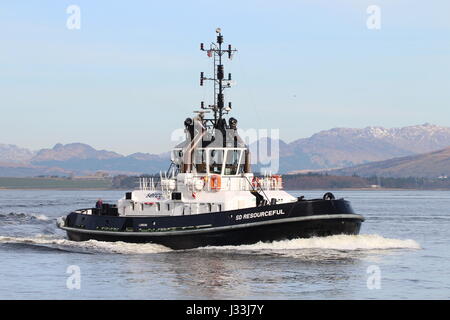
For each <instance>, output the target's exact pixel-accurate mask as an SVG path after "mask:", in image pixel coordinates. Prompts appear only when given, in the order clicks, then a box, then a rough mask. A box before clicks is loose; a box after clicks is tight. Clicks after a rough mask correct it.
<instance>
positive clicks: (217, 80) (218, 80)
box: [200, 28, 237, 128]
mask: <svg viewBox="0 0 450 320" xmlns="http://www.w3.org/2000/svg"><path fill="white" fill-rule="evenodd" d="M216 33H217V39H216V42H212V43H211V44H210V46H209V49H205V45H204V44H203V43H201V44H200V50H202V51H206V53H207V55H208V57H210V58H211V57H212V58H213V63H214V73H213V77H205V74H204V72H200V85H201V86H203V84H204V81H205V80H209V81H213V83H214V103H213V104H212V105H207V106H205V103H204V102H203V101H202V102H201V109H211V110H212V111H213V114H214V119H205V120H206V121H210V122H211V123H212V125H213V127H215V128H217V127H219V125H220V124H221V123H222V122H223V115H224V114H228V112H230V110H231V102H228V106H226V107H225V98H224V90H225V89H226V88H230V87H231V85H232V80H231V73H228V79H225V71H224V65H223V63H222V56H223V55H225V54H226V55H227V56H228V59H230V60H231V59H232V58H233V55H234V53H235V52H236V51H237V50H236V49H233V48H232V47H231V45H228V48H227V49H222V45H223V36H222V30H221V29H220V28H217V29H216Z"/></svg>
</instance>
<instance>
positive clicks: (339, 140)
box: [280, 124, 450, 171]
mask: <svg viewBox="0 0 450 320" xmlns="http://www.w3.org/2000/svg"><path fill="white" fill-rule="evenodd" d="M448 146H450V128H447V127H440V126H435V125H431V124H423V125H417V126H409V127H404V128H392V129H385V128H382V127H367V128H363V129H350V128H334V129H331V130H327V131H321V132H319V133H317V134H314V135H312V136H311V137H309V138H305V139H298V140H296V141H293V142H291V143H289V144H288V145H287V147H286V148H284V152H283V153H281V158H282V159H283V161H284V163H283V170H284V171H294V170H301V169H319V168H339V167H349V166H354V165H358V164H364V163H367V162H372V161H380V160H386V159H390V158H394V157H402V156H408V155H413V154H419V153H425V152H430V151H435V150H439V149H443V148H446V147H448ZM280 151H281V148H280ZM308 162H309V167H307V166H308ZM300 163H302V164H304V165H303V166H299V165H298V164H300Z"/></svg>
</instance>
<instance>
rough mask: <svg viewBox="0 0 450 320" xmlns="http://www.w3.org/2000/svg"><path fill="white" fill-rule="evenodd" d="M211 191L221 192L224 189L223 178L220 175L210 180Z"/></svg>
mask: <svg viewBox="0 0 450 320" xmlns="http://www.w3.org/2000/svg"><path fill="white" fill-rule="evenodd" d="M210 187H211V190H215V191H219V190H220V188H221V187H222V178H221V177H220V176H219V175H212V176H211V180H210Z"/></svg>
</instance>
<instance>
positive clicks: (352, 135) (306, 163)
mask: <svg viewBox="0 0 450 320" xmlns="http://www.w3.org/2000/svg"><path fill="white" fill-rule="evenodd" d="M261 142H262V141H259V142H258V145H259V144H260V143H261ZM266 142H267V141H266ZM274 142H278V143H279V155H280V157H279V163H280V170H279V172H281V173H288V172H290V173H292V172H297V171H301V170H320V169H337V168H346V167H354V166H360V167H359V168H363V167H364V166H365V165H368V164H369V163H372V162H380V161H384V160H388V159H392V158H402V157H403V158H404V157H407V158H406V160H407V159H412V158H408V157H411V156H415V155H418V154H423V153H429V152H434V151H437V150H440V149H444V148H446V147H449V146H450V128H448V127H442V126H436V125H432V124H423V125H415V126H408V127H403V128H390V129H386V128H383V127H366V128H362V129H354V128H333V129H330V130H325V131H321V132H318V133H316V134H314V135H312V136H311V137H308V138H301V139H297V140H295V141H293V142H290V143H286V142H284V141H282V140H278V141H276V140H275V141H270V143H274ZM442 155H443V156H444V155H445V153H443V154H442ZM414 161H415V160H414ZM169 164H170V157H169V153H163V154H151V153H134V154H130V155H127V156H125V155H121V154H119V153H116V152H113V151H108V150H97V149H95V148H93V147H91V146H89V145H87V144H83V143H70V144H65V145H63V144H60V143H58V144H56V145H55V146H54V147H53V148H48V149H41V150H37V151H32V150H28V149H26V148H21V147H18V146H15V145H11V144H0V176H37V175H86V174H92V173H94V172H96V171H105V172H108V173H110V174H112V175H114V174H142V173H157V172H159V171H160V170H166V169H167V168H168V166H169ZM424 165H426V161H425V162H424ZM364 168H368V167H367V166H366V167H364ZM255 169H256V170H257V169H258V165H256V166H255ZM358 170H359V169H358ZM361 170H362V169H361ZM441 170H444V168H441ZM341 172H344V171H341ZM349 172H350V171H349ZM352 172H363V171H352ZM405 172H406V171H405ZM411 173H415V174H416V175H417V174H420V173H421V172H420V171H419V172H411ZM402 174H403V173H402ZM405 174H406V173H405ZM408 174H409V173H408ZM429 174H432V173H431V172H430V173H429Z"/></svg>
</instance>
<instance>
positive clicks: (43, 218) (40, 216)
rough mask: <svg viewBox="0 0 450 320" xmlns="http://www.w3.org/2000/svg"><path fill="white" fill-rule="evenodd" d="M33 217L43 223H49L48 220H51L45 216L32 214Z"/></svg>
mask: <svg viewBox="0 0 450 320" xmlns="http://www.w3.org/2000/svg"><path fill="white" fill-rule="evenodd" d="M31 216H32V217H34V218H36V219H37V220H41V221H48V220H50V218H49V217H47V216H46V215H45V214H32V215H31Z"/></svg>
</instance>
